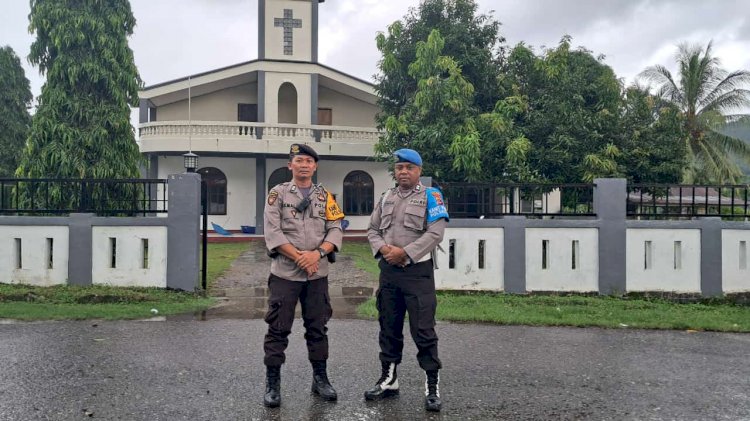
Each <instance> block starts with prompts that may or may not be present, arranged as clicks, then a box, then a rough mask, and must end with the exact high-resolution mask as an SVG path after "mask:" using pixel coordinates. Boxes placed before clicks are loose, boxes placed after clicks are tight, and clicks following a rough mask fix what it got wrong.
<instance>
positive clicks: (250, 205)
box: [159, 156, 270, 230]
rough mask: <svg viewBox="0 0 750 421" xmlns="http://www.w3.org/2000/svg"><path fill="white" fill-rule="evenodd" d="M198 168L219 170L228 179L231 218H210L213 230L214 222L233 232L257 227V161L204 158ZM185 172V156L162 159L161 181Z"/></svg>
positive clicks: (209, 223) (228, 201) (217, 216)
mask: <svg viewBox="0 0 750 421" xmlns="http://www.w3.org/2000/svg"><path fill="white" fill-rule="evenodd" d="M198 164H199V166H200V168H204V167H215V168H218V169H220V170H221V171H222V172H223V173H224V175H225V176H226V177H227V214H226V215H209V216H208V227H209V229H211V223H212V222H213V223H216V224H219V225H221V226H222V227H223V228H225V229H229V230H239V229H241V227H242V225H249V226H255V158H225V157H200V158H199V161H198ZM184 171H185V168H184V166H183V159H182V157H181V156H167V157H163V156H162V157H159V178H167V176H169V174H177V173H181V172H184ZM268 174H269V175H270V172H269V173H268Z"/></svg>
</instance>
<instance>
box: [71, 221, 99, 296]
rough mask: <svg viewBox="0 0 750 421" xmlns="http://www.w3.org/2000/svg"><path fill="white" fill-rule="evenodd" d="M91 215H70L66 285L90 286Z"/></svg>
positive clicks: (91, 263)
mask: <svg viewBox="0 0 750 421" xmlns="http://www.w3.org/2000/svg"><path fill="white" fill-rule="evenodd" d="M93 218H94V214H93V213H71V214H70V225H69V226H68V239H69V240H68V285H91V284H92V276H91V270H92V265H93V262H92V260H91V248H92V230H91V223H92V220H93Z"/></svg>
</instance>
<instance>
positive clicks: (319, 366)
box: [310, 361, 338, 401]
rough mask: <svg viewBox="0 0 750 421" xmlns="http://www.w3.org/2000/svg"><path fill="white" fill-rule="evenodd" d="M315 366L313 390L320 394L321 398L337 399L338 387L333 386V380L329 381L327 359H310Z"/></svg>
mask: <svg viewBox="0 0 750 421" xmlns="http://www.w3.org/2000/svg"><path fill="white" fill-rule="evenodd" d="M310 363H312V367H313V382H312V392H313V393H316V394H318V395H320V397H321V398H323V399H324V400H327V401H335V400H336V399H337V398H338V395H337V394H336V389H334V388H333V386H331V382H330V381H328V373H326V362H325V361H310Z"/></svg>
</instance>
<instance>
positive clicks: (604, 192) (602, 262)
mask: <svg viewBox="0 0 750 421" xmlns="http://www.w3.org/2000/svg"><path fill="white" fill-rule="evenodd" d="M594 184H595V185H596V187H595V188H594V212H595V213H596V217H597V219H598V220H599V294H603V295H611V294H622V293H625V291H626V287H627V284H626V276H627V271H626V267H625V264H626V259H625V257H626V256H625V251H626V245H627V244H626V243H627V241H626V227H625V218H626V210H627V201H628V191H627V180H625V179H624V178H597V179H595V180H594Z"/></svg>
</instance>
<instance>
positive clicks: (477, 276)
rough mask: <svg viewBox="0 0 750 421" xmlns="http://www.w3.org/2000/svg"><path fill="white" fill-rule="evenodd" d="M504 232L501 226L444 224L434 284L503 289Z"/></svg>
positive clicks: (446, 287)
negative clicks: (448, 225) (476, 226)
mask: <svg viewBox="0 0 750 421" xmlns="http://www.w3.org/2000/svg"><path fill="white" fill-rule="evenodd" d="M503 234H504V233H503V229H502V228H481V229H476V228H447V229H446V230H445V235H444V236H443V242H442V243H440V247H441V248H442V249H443V251H440V250H437V263H438V270H436V271H435V287H436V288H437V289H452V290H483V291H502V290H503V284H504V276H503V273H504V267H503V241H504V237H503ZM451 244H453V245H452V246H451ZM451 250H453V265H452V266H453V267H451V256H450V255H451ZM480 250H481V252H480Z"/></svg>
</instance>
